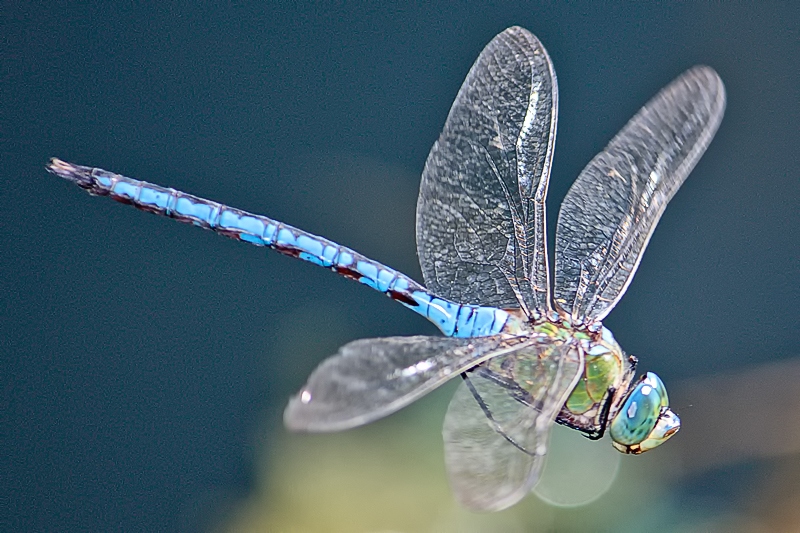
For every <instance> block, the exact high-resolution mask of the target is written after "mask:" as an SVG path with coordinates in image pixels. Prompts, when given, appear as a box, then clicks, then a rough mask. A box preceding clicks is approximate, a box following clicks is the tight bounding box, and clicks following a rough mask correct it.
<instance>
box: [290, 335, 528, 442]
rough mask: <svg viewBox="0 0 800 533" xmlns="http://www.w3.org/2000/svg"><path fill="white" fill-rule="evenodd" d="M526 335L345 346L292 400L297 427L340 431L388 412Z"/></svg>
mask: <svg viewBox="0 0 800 533" xmlns="http://www.w3.org/2000/svg"><path fill="white" fill-rule="evenodd" d="M526 342H528V341H527V340H526V339H525V338H521V337H514V338H501V337H500V336H494V337H480V338H474V339H456V338H450V337H423V336H418V337H387V338H379V339H362V340H357V341H354V342H351V343H349V344H346V345H344V346H343V347H342V348H340V349H339V352H338V353H337V354H336V355H333V356H331V357H329V358H327V359H326V360H325V361H323V362H322V363H321V364H320V365H319V366H318V367H317V368H316V369H315V370H314V371H313V372H312V373H311V376H310V377H309V378H308V383H306V385H305V386H304V387H303V388H302V389H301V391H300V392H299V393H298V394H297V395H296V396H294V397H292V398H291V399H290V400H289V405H288V406H287V407H286V411H285V412H284V416H283V419H284V423H285V424H286V427H287V428H289V429H290V430H293V431H340V430H344V429H349V428H352V427H356V426H361V425H363V424H367V423H369V422H372V421H374V420H377V419H379V418H382V417H384V416H387V415H389V414H391V413H394V412H395V411H397V410H399V409H400V408H402V407H405V406H406V405H408V404H410V403H411V402H413V401H414V400H417V399H418V398H420V397H421V396H423V395H424V394H427V393H428V392H430V391H432V390H433V389H435V388H436V387H438V386H440V385H441V384H443V383H444V382H446V381H447V380H449V379H451V378H453V377H455V376H458V375H459V373H461V372H464V371H465V370H467V369H469V368H471V367H473V366H475V365H476V364H479V363H481V362H483V361H485V360H486V359H488V358H491V357H494V356H497V355H502V354H504V353H507V352H509V351H510V350H513V349H514V348H515V347H516V346H519V345H524V343H526Z"/></svg>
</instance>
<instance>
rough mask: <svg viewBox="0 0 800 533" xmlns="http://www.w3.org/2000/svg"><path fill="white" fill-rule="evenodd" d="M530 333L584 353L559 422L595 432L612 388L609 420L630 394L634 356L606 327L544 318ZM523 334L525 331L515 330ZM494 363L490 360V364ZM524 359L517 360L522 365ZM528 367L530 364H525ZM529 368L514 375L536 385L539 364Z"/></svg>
mask: <svg viewBox="0 0 800 533" xmlns="http://www.w3.org/2000/svg"><path fill="white" fill-rule="evenodd" d="M526 326H527V327H526V328H524V329H528V331H527V332H525V333H527V334H528V335H531V336H546V337H548V338H549V339H551V340H552V341H553V342H554V343H569V344H571V345H573V346H574V347H575V349H574V350H572V351H571V352H572V354H571V356H573V357H574V356H575V355H576V354H575V352H576V351H579V352H580V353H581V355H582V356H583V362H584V366H583V372H582V374H581V376H580V378H579V379H578V382H577V384H576V385H575V388H574V389H573V390H572V393H571V394H570V395H569V398H568V399H567V402H566V404H565V405H564V407H563V408H562V409H561V412H560V413H559V415H558V418H557V422H559V423H560V424H564V425H566V426H569V427H572V428H575V429H578V430H581V431H583V432H586V433H596V432H597V431H599V430H600V426H601V424H602V420H601V416H602V412H603V406H604V405H605V403H606V402H607V401H609V397H608V394H609V391H613V397H612V398H610V401H611V402H612V405H611V409H610V413H609V415H610V416H609V419H610V417H613V415H614V414H615V412H616V411H617V409H618V406H619V404H620V401H621V399H622V398H623V397H624V395H625V394H626V393H627V391H628V388H629V386H630V383H631V380H632V379H633V374H634V365H635V359H633V358H629V357H628V356H626V355H625V353H624V352H623V351H622V348H620V346H619V344H617V341H616V340H614V336H613V335H612V334H611V332H610V331H609V330H608V329H606V328H605V327H601V328H600V330H599V331H596V332H592V331H589V330H587V329H584V328H580V329H579V328H573V327H572V326H571V325H570V324H569V323H568V322H566V321H564V320H562V321H560V322H550V321H542V322H540V323H538V324H527V325H526ZM515 333H523V331H519V332H515ZM489 364H490V365H491V361H490V363H489ZM521 364H522V361H519V362H517V365H521ZM526 366H528V365H526ZM529 366H531V368H530V369H527V368H517V369H516V372H514V374H515V378H516V380H517V382H518V383H519V384H520V385H522V386H523V388H527V387H526V383H524V382H520V378H522V376H526V375H527V379H524V378H523V381H528V382H529V383H530V386H534V387H535V385H536V381H537V379H536V378H537V376H536V365H535V363H534V362H533V361H531V362H530V363H529Z"/></svg>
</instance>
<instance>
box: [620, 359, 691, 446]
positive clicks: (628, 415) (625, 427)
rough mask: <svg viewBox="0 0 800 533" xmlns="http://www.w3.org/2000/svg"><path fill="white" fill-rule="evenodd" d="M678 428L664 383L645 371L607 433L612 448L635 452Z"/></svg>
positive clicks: (678, 423) (660, 442) (658, 443)
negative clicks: (609, 435)
mask: <svg viewBox="0 0 800 533" xmlns="http://www.w3.org/2000/svg"><path fill="white" fill-rule="evenodd" d="M680 428H681V420H680V418H678V415H676V414H675V413H673V412H672V410H671V409H670V408H669V397H668V396H667V389H666V388H665V387H664V383H663V382H662V381H661V378H659V377H658V376H657V375H655V374H653V373H652V372H648V373H647V374H645V375H644V376H642V379H640V380H639V383H637V384H636V386H635V387H634V389H633V391H632V392H631V393H630V394H629V395H628V397H627V398H625V401H624V402H623V404H622V407H621V408H620V409H619V411H617V414H616V415H615V416H614V419H613V420H612V421H611V427H610V429H609V433H610V434H611V439H612V441H613V442H612V444H613V445H614V448H616V449H617V450H619V451H621V452H622V453H632V454H637V455H638V454H640V453H644V452H646V451H648V450H652V449H653V448H655V447H656V446H659V445H660V444H662V443H664V442H665V441H667V440H668V439H669V438H670V437H671V436H673V435H674V434H675V433H677V432H678V430H679V429H680Z"/></svg>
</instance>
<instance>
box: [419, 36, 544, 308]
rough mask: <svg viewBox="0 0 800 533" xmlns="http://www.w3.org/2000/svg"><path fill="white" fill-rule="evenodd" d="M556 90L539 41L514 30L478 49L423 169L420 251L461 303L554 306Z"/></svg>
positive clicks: (430, 275) (430, 271)
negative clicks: (549, 223) (549, 238)
mask: <svg viewBox="0 0 800 533" xmlns="http://www.w3.org/2000/svg"><path fill="white" fill-rule="evenodd" d="M557 110H558V88H557V85H556V76H555V72H554V71H553V65H552V63H551V62H550V58H549V57H548V56H547V52H546V51H545V49H544V47H543V46H542V44H541V43H540V42H539V41H538V40H537V39H536V37H534V36H533V35H532V34H531V33H530V32H528V31H527V30H524V29H522V28H517V27H514V28H509V29H507V30H506V31H504V32H503V33H501V34H500V35H498V36H497V37H495V38H494V39H493V40H492V41H491V42H490V43H489V44H488V45H487V46H486V48H485V49H484V50H483V52H481V55H480V56H479V57H478V59H477V61H475V64H474V65H473V66H472V69H470V71H469V74H468V75H467V79H466V80H465V81H464V83H463V85H462V86H461V89H460V90H459V92H458V96H456V99H455V102H454V103H453V107H452V108H451V109H450V114H449V115H448V116H447V121H446V122H445V125H444V130H443V131H442V134H441V135H440V136H439V139H438V140H437V141H436V143H435V144H434V145H433V148H432V149H431V153H430V155H429V156H428V160H427V162H426V163H425V169H424V170H423V172H422V183H421V185H420V192H419V200H418V202H417V249H418V252H419V258H420V264H421V266H422V274H423V276H424V278H425V283H426V285H427V287H428V288H429V289H430V290H431V291H432V292H434V293H435V294H437V295H439V296H443V297H445V298H449V299H451V300H454V301H456V302H461V303H470V304H480V305H487V306H494V307H499V308H504V307H505V308H509V307H515V308H516V307H522V309H523V310H524V311H525V312H526V313H527V314H528V315H529V316H532V317H538V316H540V315H542V314H544V313H545V312H546V311H547V310H548V309H549V292H548V291H549V288H548V277H547V276H548V274H547V247H546V240H545V235H546V232H545V210H544V202H545V196H546V195H547V181H548V178H549V175H550V164H551V161H552V156H553V145H554V141H555V135H556V117H557Z"/></svg>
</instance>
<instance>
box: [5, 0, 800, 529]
mask: <svg viewBox="0 0 800 533" xmlns="http://www.w3.org/2000/svg"><path fill="white" fill-rule="evenodd" d="M281 4H283V3H281ZM287 4H288V3H287ZM2 11H3V15H2V17H0V34H1V35H2V50H3V52H2V61H1V62H0V64H1V65H2V84H0V91H2V102H3V103H2V105H1V106H0V121H1V122H0V143H1V146H0V157H2V169H3V171H2V172H3V176H2V180H3V183H2V187H1V188H0V199H1V200H0V204H1V205H2V209H0V232H1V233H2V236H1V237H2V239H1V240H0V242H2V246H1V247H0V250H2V253H0V268H1V269H2V270H1V272H2V275H1V276H0V303H1V304H2V307H0V311H1V312H2V314H3V316H2V319H1V320H0V365H1V366H0V376H2V378H1V379H2V382H3V383H2V415H0V416H2V424H1V425H0V433H1V434H0V439H2V440H1V442H0V448H1V449H2V450H3V453H2V454H0V455H2V460H0V464H1V465H2V471H1V472H0V479H1V480H2V483H1V487H0V502H2V504H1V505H0V529H2V530H3V531H31V532H38V531H64V532H69V531H217V532H239V531H242V532H256V531H287V532H295V531H297V532H305V531H309V532H315V531H369V532H379V531H380V532H388V531H393V532H449V531H459V532H460V531H475V532H478V531H679V532H683V531H756V532H762V531H800V525H799V524H800V349H799V348H798V346H797V335H796V333H797V329H798V328H797V324H798V319H800V312H798V305H800V290H799V289H798V287H799V286H800V285H799V284H798V277H799V276H800V268H799V267H798V265H800V262H799V261H798V257H799V256H800V246H799V244H800V209H798V202H800V180H799V179H798V170H797V169H798V167H799V166H800V161H798V153H800V151H799V150H798V148H797V147H798V145H800V134H798V126H797V125H798V123H800V114H799V113H798V109H799V108H800V104H799V103H800V94H799V91H798V87H800V68H798V59H797V58H798V57H800V46H798V44H799V43H800V35H798V33H799V32H798V28H800V16H799V15H800V11H799V10H798V8H797V7H796V6H795V5H793V4H792V3H788V2H787V3H783V4H779V3H769V4H767V3H765V4H759V5H758V7H747V6H745V5H739V4H737V5H732V4H730V3H725V4H722V5H716V6H710V5H677V4H672V3H669V4H667V5H662V6H654V5H648V6H646V7H643V6H639V5H636V4H626V5H617V6H613V7H609V6H599V5H594V4H592V5H588V4H587V5H584V3H570V4H569V5H567V4H566V3H554V4H552V5H551V4H549V3H548V4H547V5H544V4H538V3H525V2H515V3H511V2H504V3H501V4H498V5H493V4H483V3H476V2H473V3H461V4H459V5H456V6H453V5H448V6H443V5H439V6H427V7H422V6H416V7H410V6H409V7H405V6H404V7H399V6H395V7H390V6H386V5H381V6H380V7H378V5H377V4H374V5H373V4H367V3H364V4H355V3H353V4H350V3H348V4H347V5H346V6H338V7H331V6H329V5H327V4H320V5H314V4H308V5H294V3H293V4H292V6H291V7H289V6H288V5H287V6H284V5H280V6H279V5H278V3H277V2H275V3H263V4H260V5H256V6H241V5H225V6H210V5H198V4H197V3H195V2H179V3H171V4H161V3H154V4H149V5H145V6H141V5H140V6H138V7H133V6H132V5H130V4H128V3H121V2H118V3H113V2H108V3H94V4H93V5H80V6H79V5H77V4H75V5H72V6H68V5H66V4H55V3H27V2H19V3H11V2H6V3H4V6H3V8H2ZM511 25H520V26H523V27H526V28H528V29H529V30H531V31H532V32H533V33H534V34H536V35H537V36H538V37H539V38H540V39H541V41H542V42H543V43H544V45H545V46H546V47H547V49H548V51H549V53H550V55H551V57H552V59H553V62H554V64H555V68H556V72H557V74H558V81H559V88H560V118H559V136H558V142H557V146H556V153H555V154H556V155H555V163H554V167H553V174H552V178H551V185H550V198H549V208H550V211H549V219H550V222H551V225H550V228H549V229H550V231H551V235H550V238H551V242H552V238H553V235H552V232H553V231H554V229H555V225H554V222H555V217H556V215H557V209H558V206H559V204H560V202H561V199H562V198H563V196H564V194H565V193H566V191H567V188H568V187H569V186H570V184H571V183H572V181H573V180H574V179H575V177H576V176H577V175H578V173H579V172H580V170H581V169H582V168H583V166H584V165H585V164H586V163H587V162H588V161H589V160H590V159H591V158H592V156H594V154H595V153H597V152H598V151H599V150H601V149H602V148H603V146H604V145H605V144H606V143H607V142H608V141H609V140H610V138H611V137H612V136H613V135H614V133H616V131H618V130H619V128H621V127H622V126H623V125H624V123H625V122H626V121H627V120H628V119H629V118H630V117H631V116H632V115H633V114H634V113H635V112H636V110H637V109H638V108H639V107H640V106H641V105H642V104H644V103H645V102H646V101H647V99H648V98H650V97H651V96H652V95H653V94H655V93H656V91H658V89H660V88H661V87H662V86H663V85H665V84H666V83H668V82H669V81H670V80H671V79H673V78H674V77H675V76H677V75H678V74H679V73H680V72H682V71H683V70H685V69H687V68H689V67H690V66H692V65H695V64H698V63H703V64H708V65H711V66H713V67H714V68H715V69H716V70H717V71H718V72H719V74H720V75H721V77H722V79H723V80H724V82H725V84H726V87H727V91H728V108H727V113H726V116H725V119H724V120H723V122H722V126H721V128H720V130H719V133H718V134H717V137H716V139H715V140H714V142H713V143H712V144H711V147H710V149H709V151H708V153H707V154H706V156H705V157H704V158H703V159H702V160H701V161H700V163H699V165H698V166H697V168H696V169H695V171H694V173H693V174H692V176H691V177H690V178H689V180H688V181H687V182H686V184H685V185H684V186H683V188H682V189H681V191H680V192H679V193H678V195H677V196H676V197H675V199H674V200H673V201H672V203H671V205H670V207H669V209H667V211H666V213H665V215H664V217H663V219H662V221H661V224H660V226H659V229H658V231H656V233H655V235H654V236H653V239H652V241H651V243H650V246H649V249H648V252H647V254H645V257H644V260H643V261H642V264H641V267H640V269H639V271H638V273H637V275H636V279H635V281H634V282H633V283H632V284H631V286H630V289H629V291H628V294H627V295H626V296H625V298H624V299H623V300H622V301H621V302H620V304H619V305H618V306H617V308H616V310H615V311H614V312H613V313H612V314H611V315H610V316H609V317H608V319H607V320H606V326H608V327H609V328H610V329H611V330H612V331H613V332H614V334H615V335H616V338H617V340H618V341H619V342H620V344H621V345H622V346H623V348H624V349H625V350H626V351H628V352H630V353H633V354H636V355H638V356H639V357H640V370H642V371H644V370H651V371H655V372H657V373H658V374H659V375H660V376H661V377H662V378H663V379H664V381H665V382H666V383H667V386H668V388H669V390H670V397H671V401H672V406H673V409H675V411H677V412H678V413H679V414H680V416H681V418H682V419H683V421H684V426H683V429H682V430H681V432H680V434H679V435H678V436H677V437H675V438H674V439H673V440H672V441H670V443H669V444H667V445H665V446H664V447H663V448H660V449H659V450H657V451H654V452H651V453H650V454H646V455H645V456H642V457H622V456H616V455H608V456H607V457H609V458H613V459H608V461H612V460H613V461H614V462H613V463H607V460H606V459H591V457H592V456H591V455H589V454H590V453H594V450H604V451H603V452H598V453H605V450H609V453H613V452H611V451H610V450H611V448H610V444H609V443H608V441H607V440H604V441H601V442H600V443H590V444H591V446H589V450H590V451H586V452H584V451H583V450H586V448H585V446H584V444H585V443H587V442H588V441H585V439H583V438H582V437H581V436H580V435H578V434H577V433H575V432H571V431H567V432H566V434H565V433H563V432H558V433H557V434H556V438H557V439H558V441H557V442H558V444H557V445H556V443H555V442H554V453H553V455H554V456H555V455H558V456H559V457H560V459H559V461H560V463H558V465H556V466H554V465H555V464H556V463H552V464H551V465H549V466H548V470H547V472H546V477H548V478H549V479H550V480H551V481H550V486H551V488H552V487H555V488H553V489H552V490H558V487H559V486H561V487H562V488H563V487H564V486H566V487H567V490H566V493H565V492H563V490H562V492H561V494H562V496H563V495H564V494H567V495H569V494H570V491H569V487H570V486H572V487H575V488H576V490H577V488H581V489H583V488H587V491H588V493H591V494H593V495H591V494H590V496H588V497H587V498H586V499H585V501H584V502H583V503H585V504H584V505H580V506H571V507H564V506H563V503H564V502H563V501H561V500H559V497H553V496H552V494H553V493H552V492H549V493H548V492H547V491H548V490H551V489H546V490H545V489H542V491H540V496H537V495H532V496H530V497H528V498H526V499H525V500H524V501H523V502H522V503H520V504H519V505H517V506H515V507H513V508H512V509H510V510H508V511H504V512H501V513H497V514H492V515H478V514H474V513H470V512H467V511H465V510H462V509H460V508H459V507H458V506H457V505H456V504H455V503H454V501H453V499H452V496H451V494H450V491H449V488H448V486H447V481H446V477H445V472H444V466H443V460H442V445H441V433H440V431H441V423H442V419H443V416H444V411H445V408H446V405H447V402H448V400H449V397H450V395H451V394H452V391H453V389H452V386H450V387H445V388H444V389H442V390H439V391H437V392H435V393H434V394H432V395H430V396H429V397H426V398H425V399H423V400H421V401H419V402H417V404H415V405H413V406H412V407H410V408H408V409H406V410H404V411H402V412H401V413H398V414H397V415H395V416H392V417H390V418H388V419H386V420H383V421H380V422H377V423H375V424H373V425H371V426H368V427H364V428H361V429H358V430H354V431H350V432H346V433H342V434H336V435H311V436H309V435H290V434H287V432H286V431H285V430H284V428H283V426H282V422H281V414H282V411H283V407H284V405H285V403H286V400H287V398H288V397H289V395H290V394H292V393H294V392H295V391H296V390H297V389H298V388H299V387H300V386H301V385H302V384H303V383H304V381H305V378H306V377H307V376H308V374H309V373H310V372H311V370H312V369H313V368H314V367H315V366H316V365H317V364H318V363H319V362H320V361H322V360H323V358H325V357H326V356H328V355H330V354H332V353H334V352H335V350H336V349H337V348H338V347H339V346H340V345H342V344H344V343H346V342H348V341H350V340H353V339H357V338H361V337H373V336H382V335H410V334H430V333H433V332H434V329H433V327H432V326H431V325H430V324H428V323H427V322H425V321H424V320H423V319H422V318H420V317H418V316H417V315H415V314H413V313H410V312H408V311H407V310H406V309H404V308H403V307H402V306H399V305H397V304H395V303H393V302H392V301H390V300H389V299H388V298H384V297H382V296H381V295H379V294H377V293H375V292H373V291H370V290H367V289H366V288H364V287H361V286H359V285H358V284H356V283H352V282H349V281H347V280H344V279H339V278H338V277H337V276H335V275H332V274H331V273H329V272H326V271H325V270H323V269H320V268H316V267H313V266H311V265H308V264H301V263H299V262H297V261H294V260H291V259H288V258H285V257H281V256H279V255H277V254H275V253H272V252H269V251H266V250H264V249H257V248H254V247H251V246H245V245H242V244H239V243H236V242H233V241H231V240H227V239H222V238H219V237H216V236H214V235H212V234H210V233H208V232H203V231H198V230H196V229H194V228H191V227H188V226H183V225H179V224H176V223H174V222H173V221H170V220H167V219H163V218H159V217H153V216H149V215H146V214H143V213H141V212H137V211H135V210H133V209H131V208H128V207H124V206H120V205H118V204H116V203H114V202H111V201H108V200H105V199H92V198H90V197H89V196H87V195H86V194H84V193H83V192H81V191H79V190H78V189H77V188H75V187H73V186H71V185H68V184H67V183H64V182H61V181H59V180H57V179H56V178H54V177H52V176H50V175H48V174H47V173H46V172H45V170H44V164H45V163H46V162H47V160H48V158H49V157H52V156H57V157H60V158H63V159H66V160H68V161H74V162H76V163H79V164H85V165H92V166H99V167H102V168H106V169H108V170H113V171H115V172H119V173H123V174H125V175H128V176H131V177H136V178H139V179H144V180H148V181H152V182H156V183H159V184H162V185H166V186H171V187H175V188H179V189H181V190H184V191H188V192H192V193H194V194H197V195H201V196H205V197H207V198H211V199H214V200H218V201H221V202H225V203H228V204H230V205H233V206H236V207H240V208H243V209H247V210H250V211H254V212H257V213H263V214H266V215H269V216H271V217H274V218H277V219H279V220H283V221H286V222H288V223H291V224H294V225H296V226H299V227H301V228H303V229H306V230H308V231H312V232H315V233H317V234H321V235H324V236H326V237H328V238H330V239H333V240H336V241H338V242H341V243H343V244H346V245H348V246H351V247H353V248H355V249H356V250H359V251H361V252H363V253H365V254H366V255H368V256H370V257H373V258H375V259H377V260H380V261H383V262H385V263H386V264H388V265H391V266H393V267H395V268H397V269H399V270H401V271H403V272H406V273H408V274H409V275H411V276H412V277H415V278H416V279H421V276H420V272H419V267H418V264H417V259H416V252H415V245H414V209H415V201H416V193H417V188H418V184H419V175H420V172H421V170H422V166H423V164H424V161H425V158H426V156H427V154H428V150H429V149H430V146H431V145H432V144H433V142H434V140H435V139H436V137H437V135H438V133H439V131H440V129H441V127H442V125H443V123H444V120H445V117H446V115H447V112H448V110H449V107H450V104H451V103H452V100H453V98H454V97H455V94H456V92H457V91H458V88H459V86H460V84H461V82H462V80H463V78H464V76H465V75H466V73H467V71H468V70H469V67H470V66H471V64H472V62H473V61H474V60H475V58H476V57H477V56H478V54H479V52H480V51H481V49H482V48H483V46H484V45H485V44H486V43H487V42H488V41H489V40H490V39H491V38H492V37H493V36H494V35H495V34H497V33H499V32H500V31H502V30H503V29H504V28H506V27H508V26H511ZM556 450H558V451H559V452H563V453H558V454H556V453H555V451H556ZM603 457H606V456H603ZM587 458H589V459H588V460H587ZM554 460H555V459H554ZM617 461H618V462H617ZM600 464H603V465H606V464H611V465H612V466H613V468H611V469H610V470H609V471H606V472H603V471H600V472H595V470H594V466H597V465H600ZM578 465H579V468H578V467H577V466H578ZM593 465H594V466H593ZM601 470H602V469H601ZM607 470H608V469H607ZM593 472H595V473H593ZM593 476H594V477H593ZM590 480H594V481H590ZM595 484H596V488H592V487H594V485H595ZM590 485H591V486H590ZM588 489H591V490H588ZM548 494H549V496H548ZM586 502H588V503H586ZM573 503H575V502H573Z"/></svg>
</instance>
